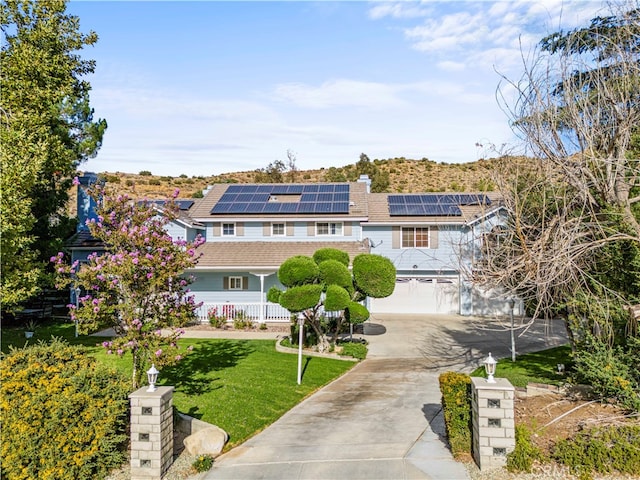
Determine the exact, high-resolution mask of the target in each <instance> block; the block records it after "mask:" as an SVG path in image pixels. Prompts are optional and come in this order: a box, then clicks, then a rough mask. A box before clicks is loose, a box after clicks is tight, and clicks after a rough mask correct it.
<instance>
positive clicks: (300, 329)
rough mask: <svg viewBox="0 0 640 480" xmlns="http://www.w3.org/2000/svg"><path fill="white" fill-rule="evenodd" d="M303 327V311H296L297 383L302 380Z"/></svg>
mask: <svg viewBox="0 0 640 480" xmlns="http://www.w3.org/2000/svg"><path fill="white" fill-rule="evenodd" d="M303 329H304V313H302V312H300V313H298V385H300V383H301V382H302V340H303V338H304V337H303V334H302V332H303Z"/></svg>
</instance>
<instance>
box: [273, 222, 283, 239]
mask: <svg viewBox="0 0 640 480" xmlns="http://www.w3.org/2000/svg"><path fill="white" fill-rule="evenodd" d="M271 235H272V236H274V237H283V236H285V235H286V229H285V224H284V223H272V224H271Z"/></svg>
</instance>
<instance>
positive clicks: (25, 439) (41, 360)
mask: <svg viewBox="0 0 640 480" xmlns="http://www.w3.org/2000/svg"><path fill="white" fill-rule="evenodd" d="M128 387H129V382H128V380H127V379H126V378H124V376H123V375H122V374H120V373H118V372H117V371H115V370H113V369H111V368H108V367H106V366H104V365H102V364H100V363H98V362H97V361H96V360H95V359H94V358H93V357H90V356H88V355H87V353H86V351H85V349H84V348H81V347H75V346H69V345H68V344H66V343H64V342H63V341H61V340H55V339H54V340H53V341H52V342H51V343H49V344H45V343H39V344H37V345H33V346H30V347H25V348H23V349H13V350H12V351H11V352H10V353H9V354H6V355H2V362H0V422H1V424H2V445H1V447H0V452H1V455H0V457H1V458H2V460H1V462H2V464H1V465H2V466H1V468H2V473H3V475H4V476H6V478H7V479H9V480H13V479H31V478H39V479H52V480H53V479H56V480H59V479H61V480H66V479H69V480H72V479H73V480H75V479H78V478H104V477H105V476H106V475H107V474H108V472H109V471H110V470H111V469H113V468H115V467H118V466H120V465H121V464H122V463H123V462H124V461H125V460H126V458H127V443H128V436H127V424H128V405H129V402H128V393H129V389H128Z"/></svg>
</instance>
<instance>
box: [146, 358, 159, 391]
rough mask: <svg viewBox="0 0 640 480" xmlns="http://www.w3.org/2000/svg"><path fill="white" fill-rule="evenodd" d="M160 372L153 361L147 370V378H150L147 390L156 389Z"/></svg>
mask: <svg viewBox="0 0 640 480" xmlns="http://www.w3.org/2000/svg"><path fill="white" fill-rule="evenodd" d="M159 373H160V372H159V371H158V369H157V368H156V366H155V365H154V364H153V363H152V364H151V368H150V369H149V370H147V379H148V380H149V388H147V392H155V391H156V382H157V381H158V374H159Z"/></svg>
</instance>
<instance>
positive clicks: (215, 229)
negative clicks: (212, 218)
mask: <svg viewBox="0 0 640 480" xmlns="http://www.w3.org/2000/svg"><path fill="white" fill-rule="evenodd" d="M213 236H214V237H219V236H220V222H216V223H214V224H213Z"/></svg>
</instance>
